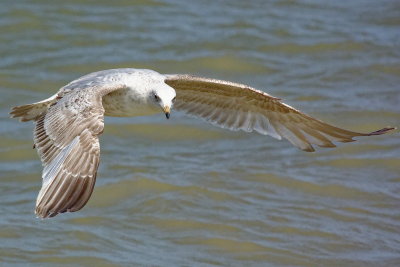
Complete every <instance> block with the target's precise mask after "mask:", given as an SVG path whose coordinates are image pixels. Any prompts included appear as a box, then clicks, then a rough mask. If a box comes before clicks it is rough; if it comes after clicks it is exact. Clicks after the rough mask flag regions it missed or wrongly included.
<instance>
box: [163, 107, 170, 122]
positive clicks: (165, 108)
mask: <svg viewBox="0 0 400 267" xmlns="http://www.w3.org/2000/svg"><path fill="white" fill-rule="evenodd" d="M164 113H165V117H167V119H169V117H170V116H171V108H170V107H169V106H165V107H164Z"/></svg>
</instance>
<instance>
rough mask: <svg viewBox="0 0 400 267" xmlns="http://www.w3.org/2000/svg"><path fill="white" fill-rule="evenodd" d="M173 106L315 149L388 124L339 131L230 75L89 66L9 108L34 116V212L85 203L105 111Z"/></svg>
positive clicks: (132, 112) (137, 112)
mask: <svg viewBox="0 0 400 267" xmlns="http://www.w3.org/2000/svg"><path fill="white" fill-rule="evenodd" d="M172 107H173V108H174V109H176V110H178V111H182V112H184V113H186V114H188V115H191V116H193V117H197V118H202V119H204V120H205V121H207V122H210V123H211V124H214V125H216V126H219V127H222V128H227V129H229V130H233V131H238V130H243V131H245V132H252V131H256V132H258V133H260V134H263V135H270V136H272V137H275V138H277V139H282V138H285V139H287V140H289V142H291V143H292V144H293V145H294V146H296V147H298V148H300V149H302V150H304V151H308V152H311V151H314V148H313V145H317V146H320V147H335V145H334V143H333V142H332V141H339V142H351V141H354V140H353V137H355V136H372V135H381V134H384V133H387V132H388V131H391V130H393V129H394V128H392V127H387V128H383V129H380V130H377V131H373V132H370V133H358V132H353V131H348V130H345V129H341V128H338V127H335V126H332V125H330V124H327V123H325V122H322V121H320V120H318V119H315V118H313V117H310V116H308V115H306V114H304V113H302V112H300V111H299V110H296V109H294V108H292V107H291V106H289V105H286V104H284V103H282V102H281V101H280V99H278V98H275V97H273V96H271V95H269V94H267V93H265V92H263V91H260V90H256V89H254V88H251V87H249V86H247V85H243V84H238V83H233V82H229V81H221V80H215V79H209V78H202V77H197V76H192V75H185V74H172V75H170V74H168V75H163V74H160V73H157V72H155V71H153V70H145V69H131V68H127V69H111V70H103V71H99V72H94V73H91V74H88V75H85V76H83V77H81V78H79V79H76V80H74V81H72V82H70V83H69V84H67V85H65V86H64V87H62V88H61V89H60V90H59V91H58V92H57V93H56V94H55V95H53V96H51V97H49V98H47V99H45V100H42V101H40V102H36V103H33V104H29V105H24V106H17V107H14V108H13V109H12V110H11V112H10V114H11V117H13V118H20V120H21V121H31V120H32V121H34V122H35V129H34V138H33V139H34V147H35V148H36V149H37V151H38V154H39V156H40V158H41V161H42V164H43V173H42V178H43V181H42V188H41V190H40V192H39V195H38V197H37V200H36V209H35V213H36V215H37V216H38V217H40V218H48V217H53V216H56V215H57V214H59V213H63V212H74V211H78V210H80V209H81V208H82V207H84V206H85V204H86V203H87V201H88V200H89V198H90V195H91V194H92V191H93V187H94V184H95V180H96V174H97V169H98V166H99V158H100V157H99V156H100V144H99V138H98V136H99V135H100V134H101V133H102V132H103V129H104V116H114V117H131V116H143V115H151V114H156V113H160V112H163V113H164V114H165V116H166V118H167V119H168V118H169V117H170V114H171V109H172Z"/></svg>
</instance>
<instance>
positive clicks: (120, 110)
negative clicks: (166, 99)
mask: <svg viewBox="0 0 400 267" xmlns="http://www.w3.org/2000/svg"><path fill="white" fill-rule="evenodd" d="M103 108H104V110H105V113H104V115H106V116H111V117H136V116H147V115H153V114H156V113H159V112H160V109H157V108H156V107H154V106H153V105H149V104H147V103H146V102H145V101H144V100H143V99H142V98H140V96H139V97H138V96H134V95H132V93H131V92H130V91H129V90H128V89H127V90H118V91H114V92H112V93H110V94H108V95H105V96H104V97H103Z"/></svg>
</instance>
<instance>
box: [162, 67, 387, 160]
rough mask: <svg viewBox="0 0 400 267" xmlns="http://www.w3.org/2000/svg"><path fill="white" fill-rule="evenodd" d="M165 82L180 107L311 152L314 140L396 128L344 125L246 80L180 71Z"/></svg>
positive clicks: (325, 143) (328, 143)
mask: <svg viewBox="0 0 400 267" xmlns="http://www.w3.org/2000/svg"><path fill="white" fill-rule="evenodd" d="M165 83H166V84H168V85H170V86H171V87H173V88H174V89H175V90H176V94H177V97H176V102H175V104H174V107H175V109H176V110H180V111H183V112H185V113H187V114H189V115H193V116H196V117H201V118H203V119H205V120H206V121H208V122H210V123H212V124H214V125H217V126H220V127H223V128H228V129H230V130H243V131H246V132H251V131H257V132H259V133H261V134H265V135H271V136H273V137H275V138H277V139H281V138H282V137H284V138H286V139H287V140H289V141H290V142H291V143H292V144H293V145H295V146H296V147H299V148H300V149H302V150H305V151H308V152H311V151H314V148H313V146H312V144H315V145H318V146H320V147H334V146H335V145H334V144H333V143H332V141H339V142H351V141H354V140H353V139H352V138H353V137H355V136H369V135H380V134H384V133H386V132H388V131H389V130H392V129H393V128H384V129H381V130H378V131H375V132H371V133H357V132H352V131H348V130H345V129H341V128H338V127H335V126H332V125H329V124H327V123H325V122H322V121H320V120H317V119H315V118H313V117H310V116H308V115H306V114H304V113H302V112H300V111H298V110H296V109H294V108H292V107H290V106H288V105H286V104H284V103H282V102H280V100H279V99H278V98H275V97H272V96H270V95H268V94H267V93H265V92H262V91H259V90H256V89H254V88H251V87H249V86H247V85H243V84H237V83H232V82H227V81H221V80H215V79H207V78H201V77H196V76H191V75H179V74H177V75H166V79H165Z"/></svg>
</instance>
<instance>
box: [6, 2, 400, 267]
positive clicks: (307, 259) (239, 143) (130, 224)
mask: <svg viewBox="0 0 400 267" xmlns="http://www.w3.org/2000/svg"><path fill="white" fill-rule="evenodd" d="M399 10H400V5H399V3H398V1H394V0H393V1H374V0H364V1H361V0H360V1H358V0H355V1H324V2H323V3H322V2H321V1H315V0H300V1H268V2H267V1H197V2H194V1H178V0H170V1H155V0H140V1H82V0H74V1H64V2H63V3H55V2H54V1H49V0H47V1H46V0H39V1H27V0H20V1H12V0H4V1H2V8H1V9H0V31H1V34H0V58H1V60H0V90H1V98H0V111H1V112H0V114H1V115H0V121H1V122H0V123H1V124H0V135H1V138H0V159H1V161H0V170H1V171H0V181H1V187H0V203H1V204H0V213H1V216H0V262H1V263H2V265H5V266H7V265H23V266H28V265H29V266H31V265H37V266H54V265H67V266H76V265H81V266H132V265H134V266H397V265H399V264H400V212H399V208H400V197H399V193H400V152H399V151H400V141H399V135H398V132H396V133H394V134H391V135H387V136H379V137H371V138H364V139H360V140H359V141H358V142H355V143H351V144H340V145H339V147H338V148H336V149H319V150H318V151H317V152H315V153H305V152H302V151H300V150H298V149H296V148H294V147H292V146H291V145H290V144H289V143H288V142H286V141H277V140H274V139H273V138H269V137H265V136H260V135H257V134H245V133H231V132H227V131H224V130H220V129H217V128H214V127H212V126H210V125H207V124H206V123H204V122H202V121H196V120H193V119H191V118H187V117H185V116H183V115H182V114H178V113H173V114H172V119H171V120H169V121H166V120H165V118H164V116H163V115H162V114H160V115H159V116H154V117H146V118H125V119H116V118H107V119H106V128H105V133H104V134H103V135H102V136H101V146H102V159H101V165H100V169H99V175H98V180H97V184H96V188H95V190H94V193H93V195H92V198H91V199H90V201H89V203H88V204H87V206H86V207H85V208H84V209H82V210H81V211H80V212H77V213H69V214H62V215H59V216H57V217H55V218H53V219H50V220H39V219H36V218H35V216H34V213H33V210H34V204H35V199H36V195H37V193H38V191H39V189H40V184H41V178H40V175H41V165H40V162H39V160H38V157H37V155H36V152H35V151H34V150H33V149H32V129H33V125H32V124H31V123H19V122H17V121H16V120H11V119H9V118H8V112H9V109H10V107H12V106H14V105H20V104H26V103H31V102H35V101H39V100H41V99H44V98H47V97H48V96H49V95H51V94H53V93H54V92H55V91H57V90H58V88H60V87H61V86H63V85H64V84H66V83H67V82H69V81H71V80H72V79H75V78H77V77H79V76H82V75H84V74H86V73H89V72H93V71H97V70H101V69H107V68H119V67H137V68H151V69H154V70H157V71H159V72H161V73H191V74H196V75H203V76H209V77H214V78H219V79H226V80H232V81H235V82H240V83H246V84H249V85H251V86H253V87H256V88H260V89H262V90H265V91H266V92H268V93H270V94H272V95H274V96H276V97H280V98H283V99H284V100H285V102H286V103H288V104H291V105H293V106H295V107H296V108H299V109H301V110H303V111H305V112H307V113H309V114H311V115H314V116H317V117H319V118H321V119H323V120H325V121H328V122H330V123H333V124H335V125H338V126H341V127H345V128H348V129H351V130H356V131H372V130H376V129H378V128H382V127H385V126H387V125H392V126H397V127H398V126H399V125H400V106H399V103H400V87H399V84H400V49H399V47H400V34H399V33H400V31H399V29H400V20H399V17H400V12H399Z"/></svg>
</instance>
